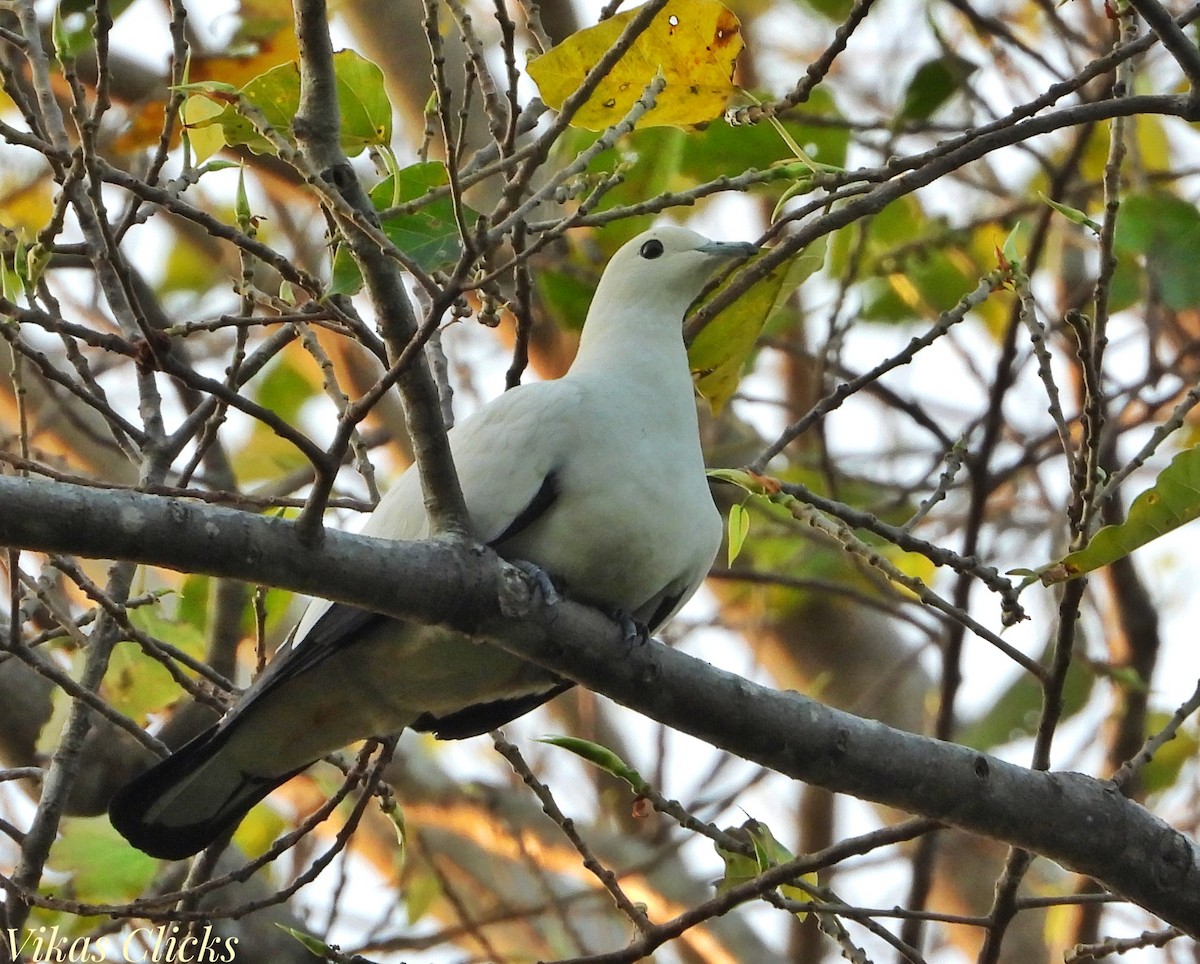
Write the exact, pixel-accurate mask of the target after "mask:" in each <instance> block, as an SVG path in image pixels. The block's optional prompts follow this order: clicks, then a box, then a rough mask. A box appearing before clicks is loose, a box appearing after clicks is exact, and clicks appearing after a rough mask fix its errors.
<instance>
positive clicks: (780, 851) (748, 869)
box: [716, 817, 817, 920]
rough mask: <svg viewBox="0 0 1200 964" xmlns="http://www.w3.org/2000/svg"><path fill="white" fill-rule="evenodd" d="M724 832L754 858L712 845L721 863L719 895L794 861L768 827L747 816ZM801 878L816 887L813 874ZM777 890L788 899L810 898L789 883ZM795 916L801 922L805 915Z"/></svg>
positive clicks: (800, 889)
mask: <svg viewBox="0 0 1200 964" xmlns="http://www.w3.org/2000/svg"><path fill="white" fill-rule="evenodd" d="M728 832H729V833H730V834H732V835H734V836H737V837H742V838H745V839H746V840H747V841H748V842H749V843H750V845H751V846H752V847H753V848H754V857H752V858H751V857H748V856H746V855H745V854H742V853H738V852H736V851H731V850H726V849H725V848H723V847H721V846H720V845H719V844H717V845H716V850H717V854H718V855H719V856H720V858H721V860H722V861H724V863H725V875H724V877H722V878H721V880H720V881H718V882H717V893H718V894H723V893H725V892H726V891H727V890H729V889H730V888H731V887H736V886H737V885H738V884H742V883H745V882H746V881H749V880H753V879H754V878H755V877H757V876H758V875H759V874H761V873H763V872H764V871H767V870H770V869H771V868H772V867H778V866H779V865H780V864H785V863H787V862H788V861H790V860H794V859H795V854H793V853H792V852H791V851H790V850H788V848H787V847H785V846H784V845H783V844H781V843H780V842H779V841H778V840H777V839H776V838H775V835H774V834H773V833H771V828H770V827H768V826H767V825H766V824H765V823H763V822H762V821H761V820H755V819H754V818H753V817H751V818H750V819H749V820H747V821H746V822H745V823H744V824H742V826H741V827H735V828H733V829H732V830H730V831H728ZM801 879H802V880H804V881H806V882H807V883H809V884H811V885H812V886H814V887H815V886H816V884H817V875H816V873H808V874H805V875H804V876H803V877H802V878H801ZM779 891H780V893H782V894H783V896H784V897H787V898H788V899H789V900H795V901H807V900H810V899H811V897H810V896H809V894H808V892H807V891H805V890H804V889H803V888H801V887H796V886H795V885H792V884H782V885H781V886H780V887H779ZM796 916H797V918H799V919H800V920H803V919H804V918H805V917H806V916H808V915H807V914H806V913H799V914H797V915H796Z"/></svg>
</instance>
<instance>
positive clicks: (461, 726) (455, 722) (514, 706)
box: [409, 679, 575, 740]
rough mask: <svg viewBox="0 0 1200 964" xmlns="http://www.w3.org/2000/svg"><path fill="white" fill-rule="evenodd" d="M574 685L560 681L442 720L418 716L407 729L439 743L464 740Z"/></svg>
mask: <svg viewBox="0 0 1200 964" xmlns="http://www.w3.org/2000/svg"><path fill="white" fill-rule="evenodd" d="M574 685H575V683H574V681H573V680H569V679H563V680H559V681H558V682H556V683H555V684H554V685H553V686H552V687H551V688H550V689H548V690H546V691H545V692H542V693H529V694H527V695H525V696H514V697H511V698H509V699H504V700H493V701H492V702H490V703H476V704H475V705H474V706H468V707H465V708H464V709H461V710H455V711H454V712H453V713H447V714H446V715H445V716H434V715H433V714H432V713H422V714H421V715H420V716H418V717H417V718H416V719H415V720H413V722H412V723H411V724H410V726H409V729H412V730H416V731H417V732H418V733H432V734H433V735H434V736H436V737H437V738H438V739H439V740H465V739H467V738H468V737H472V736H479V735H480V734H481V733H487V732H488V731H489V730H494V729H496V727H498V726H503V725H504V724H505V723H509V722H511V721H512V720H515V719H516V718H517V717H518V716H524V715H525V714H526V713H528V712H530V711H531V710H535V709H537V708H538V707H539V706H541V705H542V704H543V703H545V702H548V701H549V700H552V699H554V697H556V696H558V695H559V693H565V692H566V691H567V690H569V689H570V688H571V687H572V686H574Z"/></svg>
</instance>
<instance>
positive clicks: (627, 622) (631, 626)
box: [609, 609, 650, 643]
mask: <svg viewBox="0 0 1200 964" xmlns="http://www.w3.org/2000/svg"><path fill="white" fill-rule="evenodd" d="M609 615H610V616H612V618H613V620H615V621H616V623H617V625H618V626H620V627H621V635H622V636H624V637H625V642H627V643H647V642H649V641H650V627H648V626H647V625H646V624H645V623H644V622H642V621H641V620H639V619H635V618H634V617H633V616H631V615H630V614H629V613H627V612H624V611H622V610H619V609H617V610H613V611H611V612H610V613H609Z"/></svg>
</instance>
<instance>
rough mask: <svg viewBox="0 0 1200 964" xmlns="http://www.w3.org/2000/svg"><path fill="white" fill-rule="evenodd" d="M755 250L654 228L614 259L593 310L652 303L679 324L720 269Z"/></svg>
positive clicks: (672, 229)
mask: <svg viewBox="0 0 1200 964" xmlns="http://www.w3.org/2000/svg"><path fill="white" fill-rule="evenodd" d="M757 250H758V248H757V247H755V246H754V245H753V244H747V243H744V242H719V241H712V240H710V239H708V238H706V237H704V235H702V234H697V233H696V232H695V231H690V230H688V229H687V228H681V227H676V226H675V225H662V226H660V227H656V228H651V229H650V230H649V231H643V232H642V233H641V234H639V235H638V236H637V237H636V238H634V239H633V240H631V241H627V242H626V243H625V244H624V245H623V246H622V247H621V248H620V249H619V250H618V251H617V253H616V254H614V255H613V256H612V260H611V261H609V262H608V267H607V268H605V269H604V276H603V277H602V278H601V279H600V285H599V287H597V289H596V299H595V301H594V302H593V310H594V309H595V307H596V305H597V303H599V304H601V305H603V304H637V303H642V304H646V303H650V304H654V305H656V306H659V307H660V310H662V311H664V312H665V313H668V314H670V315H673V316H674V320H676V321H678V320H680V319H682V317H683V312H684V310H685V309H686V308H687V306H688V305H689V304H691V303H692V301H693V300H694V299H695V298H696V296H697V295H698V294H700V291H701V290H702V289H703V288H704V285H705V282H707V281H708V280H709V278H711V277H712V275H713V273H714V272H715V271H716V269H717V267H718V265H721V264H723V263H728V262H730V261H733V260H734V259H736V258H746V257H749V256H750V255H752V254H754V252H755V251H757Z"/></svg>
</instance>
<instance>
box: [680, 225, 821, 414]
mask: <svg viewBox="0 0 1200 964" xmlns="http://www.w3.org/2000/svg"><path fill="white" fill-rule="evenodd" d="M757 257H758V258H762V257H765V255H758V256H757ZM824 261H825V242H824V239H822V240H821V241H818V242H816V243H815V244H813V245H810V246H809V247H808V248H806V249H805V250H804V251H802V252H801V253H800V254H798V255H797V256H796V257H794V258H792V259H791V260H790V261H786V262H784V263H783V264H781V265H778V266H777V267H776V268H775V269H774V270H773V271H771V273H770V274H768V275H767V276H766V277H765V278H763V279H762V280H760V281H757V282H755V284H754V285H752V286H751V288H750V290H748V291H747V292H745V293H744V294H743V295H742V296H741V297H740V298H738V299H737V301H735V302H734V303H733V304H731V305H730V306H729V307H727V308H725V309H723V310H722V311H721V313H720V314H718V315H717V316H716V317H715V318H713V319H712V321H710V322H709V323H708V324H707V325H706V326H705V327H704V329H703V330H702V331H701V332H700V334H699V335H697V336H696V339H695V341H694V342H692V346H691V348H690V349H688V362H689V363H690V364H691V368H692V371H693V372H694V373H696V375H697V379H696V388H697V389H698V390H699V392H700V394H701V395H703V396H704V397H705V398H706V399H708V403H709V405H710V406H712V410H713V412H714V413H719V412H720V411H721V409H722V408H724V407H725V405H726V403H727V402H728V401H729V399H730V398H732V397H733V393H734V391H735V390H736V389H737V386H738V382H739V381H741V377H742V370H743V369H744V368H745V365H746V362H747V361H748V360H749V358H750V356H751V354H752V353H753V351H754V345H755V342H756V341H757V340H758V336H759V333H760V332H761V331H762V330H763V327H764V326H765V325H766V324H767V322H768V321H769V320H770V319H771V317H772V316H773V315H774V314H775V313H776V312H777V311H778V310H779V309H780V308H782V307H783V305H784V304H785V303H786V302H787V300H788V298H790V297H791V296H792V293H793V292H794V291H795V290H796V289H797V288H798V287H800V285H801V283H802V282H803V281H804V280H805V279H806V278H808V277H809V275H811V274H813V273H815V272H816V271H817V270H818V269H820V267H821V265H822V264H823V263H824ZM750 263H751V264H753V263H754V262H753V260H752V261H751V262H750ZM731 280H732V279H731ZM728 283H729V282H728V281H727V282H726V285H728ZM724 287H725V286H722V288H721V289H718V291H717V292H714V293H713V295H712V296H710V299H709V300H711V297H715V296H716V294H717V293H719V291H720V290H723V288H724Z"/></svg>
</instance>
